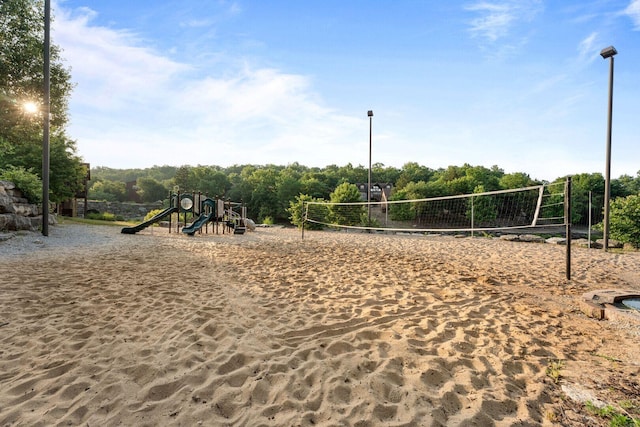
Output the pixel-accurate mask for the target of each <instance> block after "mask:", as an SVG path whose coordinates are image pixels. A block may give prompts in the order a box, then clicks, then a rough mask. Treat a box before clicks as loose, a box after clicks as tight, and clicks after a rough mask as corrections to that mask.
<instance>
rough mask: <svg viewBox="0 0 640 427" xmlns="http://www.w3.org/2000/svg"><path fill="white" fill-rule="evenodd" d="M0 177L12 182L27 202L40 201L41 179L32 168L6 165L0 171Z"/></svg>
mask: <svg viewBox="0 0 640 427" xmlns="http://www.w3.org/2000/svg"><path fill="white" fill-rule="evenodd" d="M0 179H2V180H4V181H11V182H13V183H14V184H15V186H16V188H18V189H19V190H20V191H21V192H22V195H23V196H24V197H25V199H27V200H28V201H29V203H36V204H37V203H40V202H42V181H41V180H40V178H39V177H38V175H36V174H35V173H33V170H31V169H25V168H23V167H17V168H16V167H13V166H8V167H7V168H6V169H5V170H3V171H0Z"/></svg>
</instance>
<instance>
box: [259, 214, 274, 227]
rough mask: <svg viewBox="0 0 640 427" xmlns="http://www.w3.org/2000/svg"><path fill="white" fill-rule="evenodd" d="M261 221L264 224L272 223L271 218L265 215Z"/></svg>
mask: <svg viewBox="0 0 640 427" xmlns="http://www.w3.org/2000/svg"><path fill="white" fill-rule="evenodd" d="M262 223H263V224H266V225H273V224H274V222H273V218H271V217H270V216H266V217H264V218H263V219H262Z"/></svg>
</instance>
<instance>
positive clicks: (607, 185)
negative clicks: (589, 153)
mask: <svg viewBox="0 0 640 427" xmlns="http://www.w3.org/2000/svg"><path fill="white" fill-rule="evenodd" d="M617 53H618V51H617V50H616V48H615V47H613V46H609V47H605V48H604V49H602V50H601V51H600V56H602V58H603V59H607V58H611V62H610V65H609V114H608V117H607V160H606V167H605V177H604V231H603V234H604V236H603V245H602V246H603V249H604V250H605V252H606V251H607V250H608V249H609V205H610V202H611V200H610V199H611V119H612V115H613V57H614V56H615V55H616V54H617Z"/></svg>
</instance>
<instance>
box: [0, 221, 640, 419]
mask: <svg viewBox="0 0 640 427" xmlns="http://www.w3.org/2000/svg"><path fill="white" fill-rule="evenodd" d="M119 232H120V230H119V228H112V227H92V226H83V225H61V226H57V227H54V228H53V230H52V231H51V236H49V237H46V238H45V237H39V236H38V235H35V234H31V235H25V236H18V237H15V238H13V239H10V240H8V241H5V242H0V265H2V270H1V271H2V279H1V283H0V425H1V426H5V425H30V426H38V425H42V426H44V425H47V426H49V425H89V426H93V425H101V426H102V425H135V426H157V425H182V426H191V425H208V426H209V425H210V426H225V425H233V426H236V425H237V426H296V425H301V426H311V425H316V426H317V425H323V426H439V425H446V426H455V425H478V426H491V425H497V426H506V425H509V426H510V425H604V420H603V419H601V418H599V417H596V416H594V415H590V414H589V412H588V411H586V409H585V407H584V404H583V403H580V400H583V401H584V400H589V401H593V402H596V403H598V402H600V403H602V404H611V405H613V406H614V407H616V408H619V407H620V405H621V404H622V406H623V407H624V408H627V409H626V410H627V411H631V412H630V413H633V411H640V409H637V407H640V383H639V382H638V381H639V380H638V378H639V375H638V374H640V329H639V327H638V326H637V325H633V324H625V323H623V322H611V321H596V320H593V319H590V318H588V317H586V316H584V315H583V314H582V313H581V312H580V311H579V310H578V308H577V304H576V299H577V298H578V297H579V296H580V295H582V293H584V292H587V291H589V290H594V289H602V288H614V289H618V288H620V289H635V290H640V275H639V272H640V253H625V254H616V253H604V252H602V251H596V250H588V249H578V248H576V249H574V251H573V263H572V267H573V278H572V280H571V281H567V280H566V279H565V270H564V269H565V248H564V247H563V246H555V245H550V244H531V243H514V242H505V241H500V240H497V239H487V238H463V239H456V238H453V237H445V236H440V237H425V236H409V235H405V236H400V235H379V234H354V233H338V232H307V233H305V239H304V240H302V239H301V236H300V232H299V231H297V230H288V229H277V228H270V229H267V228H260V229H258V230H257V231H256V232H253V233H248V234H246V235H238V236H234V235H229V234H226V235H215V234H201V235H196V236H194V237H187V236H184V235H181V234H176V233H175V232H174V233H172V234H168V233H167V232H166V230H164V229H159V228H154V229H147V230H145V231H143V232H141V233H139V234H137V235H122V234H120V233H119ZM552 366H556V367H558V369H555V370H554V369H551V370H550V369H549V368H550V367H552ZM552 377H556V378H555V379H554V378H552ZM556 379H557V380H558V381H556ZM598 404H599V403H598ZM634 408H635V409H634ZM623 410H624V409H623ZM636 413H637V412H636Z"/></svg>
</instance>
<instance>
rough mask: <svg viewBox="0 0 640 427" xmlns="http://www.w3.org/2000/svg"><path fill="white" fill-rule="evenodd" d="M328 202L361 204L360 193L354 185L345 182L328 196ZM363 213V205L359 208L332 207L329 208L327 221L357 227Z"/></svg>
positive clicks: (364, 211)
mask: <svg viewBox="0 0 640 427" xmlns="http://www.w3.org/2000/svg"><path fill="white" fill-rule="evenodd" d="M330 200H331V202H332V203H355V202H361V200H360V191H359V190H358V187H357V186H356V185H355V184H349V183H346V182H345V183H343V184H340V185H338V187H336V189H335V191H334V192H333V193H331V195H330ZM363 213H366V207H365V205H362V206H360V207H357V206H342V205H337V206H336V205H332V206H330V207H329V220H330V221H331V222H333V223H336V224H341V225H359V224H360V223H361V217H362V214H363Z"/></svg>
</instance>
